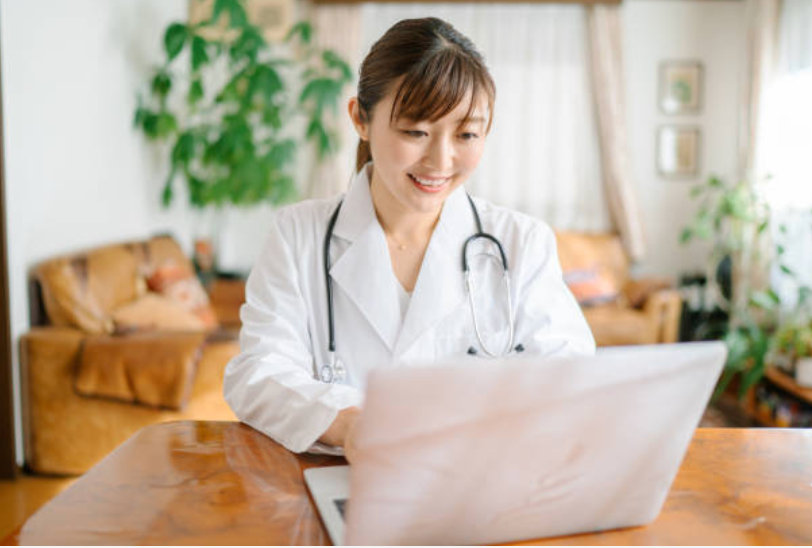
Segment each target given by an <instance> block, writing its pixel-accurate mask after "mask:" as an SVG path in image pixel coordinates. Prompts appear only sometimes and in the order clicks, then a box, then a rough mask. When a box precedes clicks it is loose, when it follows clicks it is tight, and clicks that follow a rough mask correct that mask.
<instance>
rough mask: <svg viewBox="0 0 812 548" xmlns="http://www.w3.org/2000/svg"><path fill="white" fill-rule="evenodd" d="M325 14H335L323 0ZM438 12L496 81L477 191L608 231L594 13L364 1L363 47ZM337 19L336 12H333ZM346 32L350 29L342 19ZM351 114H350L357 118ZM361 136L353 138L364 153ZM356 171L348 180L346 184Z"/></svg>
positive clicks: (567, 225)
mask: <svg viewBox="0 0 812 548" xmlns="http://www.w3.org/2000/svg"><path fill="white" fill-rule="evenodd" d="M314 9H315V11H316V13H319V12H322V13H323V15H319V18H322V17H323V18H324V19H323V20H324V21H331V16H330V15H329V14H328V12H327V10H331V9H335V8H333V7H332V6H323V5H319V6H316V7H315V8H314ZM428 16H434V17H439V18H441V19H444V20H446V21H448V22H449V23H451V24H452V25H453V26H454V27H455V28H457V30H459V31H460V32H462V33H463V34H465V35H466V36H468V38H470V39H471V40H472V41H473V42H474V43H475V44H476V45H477V47H478V49H479V50H480V52H481V53H482V54H483V55H484V56H485V61H486V63H487V65H488V67H489V69H490V71H491V74H492V76H493V78H494V81H495V82H496V88H497V101H496V110H495V117H494V124H493V128H492V130H491V134H490V136H489V137H488V144H487V145H486V152H485V155H484V157H483V159H482V162H481V164H480V166H479V168H478V170H477V172H476V173H475V174H474V176H473V177H472V179H471V182H470V183H469V185H468V187H469V189H470V190H471V192H472V193H474V194H476V195H478V196H481V197H483V198H486V199H489V200H491V201H493V202H495V203H498V204H501V205H505V206H508V207H511V208H514V209H517V210H520V211H524V212H526V213H529V214H531V215H534V216H537V217H540V218H542V219H544V220H545V221H547V222H548V223H549V224H550V225H552V226H553V227H554V228H557V229H573V230H583V231H606V230H611V229H612V223H611V220H610V217H609V212H608V209H607V205H606V199H605V194H604V189H603V183H602V180H601V157H600V151H599V146H598V132H597V126H596V119H595V107H594V104H593V100H592V91H591V87H590V86H591V83H590V75H589V51H588V41H587V33H586V13H585V10H584V8H583V7H581V6H577V5H549V4H548V5H539V4H499V5H496V4H473V3H470V4H435V3H432V4H412V3H408V4H405V3H404V4H400V3H392V4H374V3H371V4H362V5H361V8H360V28H361V39H360V43H359V50H358V53H357V56H356V59H357V62H356V63H355V65H354V66H355V67H357V66H358V62H360V60H362V59H363V57H364V56H365V55H366V53H367V52H368V51H369V48H370V47H371V45H372V44H373V43H374V42H375V40H377V39H378V38H380V36H381V35H382V34H383V33H384V32H385V31H386V30H387V29H388V28H389V27H390V26H392V25H393V24H394V23H395V22H397V21H399V20H400V19H404V18H413V17H428ZM331 23H332V21H331ZM332 26H333V28H334V29H335V31H334V32H336V33H337V35H345V34H347V30H346V29H344V28H341V25H338V24H335V23H332ZM348 125H349V122H347V126H348ZM356 143H357V141H356V139H355V138H354V137H353V138H351V139H348V140H346V141H345V142H344V146H345V147H349V148H350V149H351V150H349V151H347V152H345V153H344V154H345V157H348V156H351V157H352V158H354V154H355V144H356ZM345 181H346V177H344V178H343V179H341V182H342V183H345Z"/></svg>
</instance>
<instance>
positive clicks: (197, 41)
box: [192, 36, 209, 72]
mask: <svg viewBox="0 0 812 548" xmlns="http://www.w3.org/2000/svg"><path fill="white" fill-rule="evenodd" d="M207 45H208V42H206V40H205V39H204V38H202V37H200V36H194V37H193V38H192V72H197V71H198V70H200V67H202V66H203V65H205V64H206V63H208V62H209V53H208V52H207V51H206V46H207Z"/></svg>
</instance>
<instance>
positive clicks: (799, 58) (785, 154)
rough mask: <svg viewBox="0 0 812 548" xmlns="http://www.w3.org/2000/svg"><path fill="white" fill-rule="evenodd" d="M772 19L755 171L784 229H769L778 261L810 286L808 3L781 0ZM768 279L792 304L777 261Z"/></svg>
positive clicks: (811, 63)
mask: <svg viewBox="0 0 812 548" xmlns="http://www.w3.org/2000/svg"><path fill="white" fill-rule="evenodd" d="M759 1H761V2H764V1H765V0H759ZM773 1H774V0H773ZM776 13H778V10H777V9H776ZM776 19H777V36H775V37H774V39H773V44H774V45H777V50H776V51H775V53H774V54H773V55H772V57H770V61H771V62H772V63H773V69H772V70H771V71H770V73H769V76H770V77H769V78H768V79H767V80H766V82H765V83H764V86H763V90H762V100H761V104H760V116H759V124H758V136H757V137H758V138H757V139H756V140H755V162H754V164H755V172H756V174H757V175H758V176H759V177H762V178H763V177H770V180H769V181H768V182H767V184H766V185H765V191H766V195H767V199H768V201H769V202H770V205H771V207H772V208H773V215H774V221H775V223H774V225H775V226H776V227H778V226H781V225H783V226H784V229H785V233H782V232H781V231H780V230H778V231H776V233H775V234H774V238H775V239H776V240H777V241H778V243H780V244H782V245H783V247H784V249H785V252H784V254H783V256H782V258H781V262H782V263H783V264H784V265H786V266H788V267H790V268H791V269H792V270H793V271H794V272H796V273H797V274H798V278H799V280H800V281H801V282H803V283H806V284H807V285H812V162H810V152H812V100H811V99H810V98H812V2H810V1H809V0H783V2H782V4H781V5H780V16H777V18H776ZM773 280H774V281H775V282H776V285H777V286H778V290H779V293H781V294H782V297H784V299H785V302H790V303H792V302H793V297H794V293H795V286H796V283H795V281H794V280H792V278H791V277H787V276H785V275H784V274H783V273H782V272H781V271H780V270H779V269H778V266H777V265H776V267H775V268H774V272H773Z"/></svg>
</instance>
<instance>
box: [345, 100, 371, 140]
mask: <svg viewBox="0 0 812 548" xmlns="http://www.w3.org/2000/svg"><path fill="white" fill-rule="evenodd" d="M347 111H348V112H349V114H350V120H351V121H352V125H353V126H355V132H356V133H358V137H360V138H361V139H362V140H364V141H369V123H367V121H366V120H367V117H366V116H365V115H364V114H363V112H362V110H361V103H359V102H358V97H350V101H349V103H348V104H347Z"/></svg>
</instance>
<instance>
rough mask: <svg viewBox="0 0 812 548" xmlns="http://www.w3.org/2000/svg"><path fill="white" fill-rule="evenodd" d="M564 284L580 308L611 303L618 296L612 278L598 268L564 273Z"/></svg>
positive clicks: (618, 292) (617, 289) (618, 293)
mask: <svg viewBox="0 0 812 548" xmlns="http://www.w3.org/2000/svg"><path fill="white" fill-rule="evenodd" d="M564 283H566V284H567V287H569V289H570V291H571V292H572V294H573V295H574V296H575V300H577V301H578V304H580V305H581V306H595V305H598V304H605V303H609V302H613V301H616V300H617V299H618V297H619V296H620V290H619V288H618V287H616V286H615V284H614V279H613V278H612V276H611V275H609V274H607V273H606V270H605V269H603V268H601V267H599V266H594V267H592V268H586V269H583V270H569V271H567V272H564Z"/></svg>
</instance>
